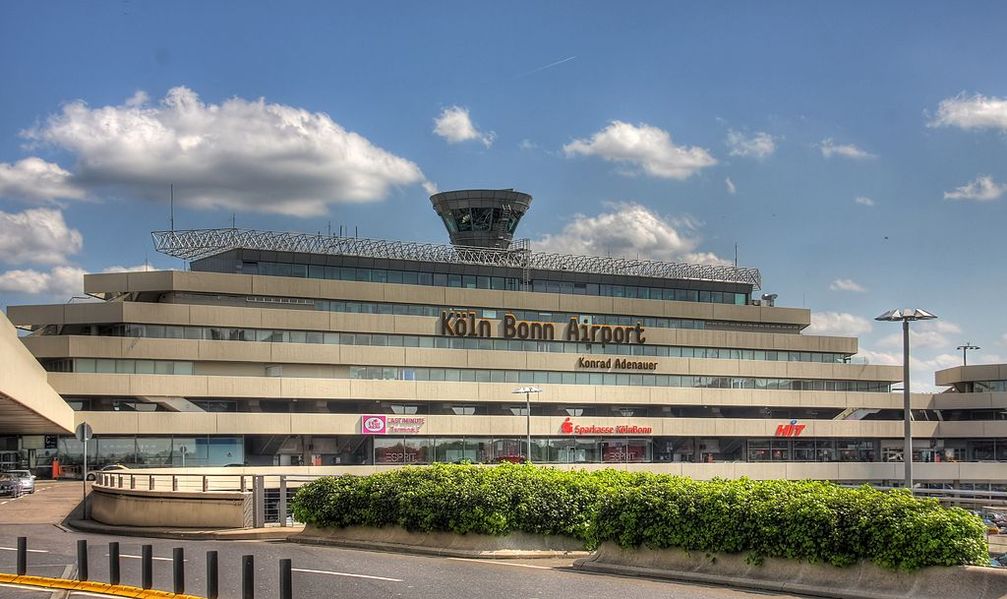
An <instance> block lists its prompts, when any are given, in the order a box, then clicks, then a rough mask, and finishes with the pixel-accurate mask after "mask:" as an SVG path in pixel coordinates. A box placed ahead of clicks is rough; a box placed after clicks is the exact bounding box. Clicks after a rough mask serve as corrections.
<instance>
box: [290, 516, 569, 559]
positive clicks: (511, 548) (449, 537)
mask: <svg viewBox="0 0 1007 599" xmlns="http://www.w3.org/2000/svg"><path fill="white" fill-rule="evenodd" d="M288 540H290V541H295V542H298V543H308V544H315V545H339V546H343V547H359V548H363V549H379V550H383V551H405V552H409V553H424V554H430V555H447V556H451V557H478V558H488V559H506V558H530V557H557V556H563V555H566V556H570V555H588V552H587V551H585V550H584V543H582V542H580V541H578V540H576V539H572V538H570V537H561V536H547V535H531V534H527V533H522V532H515V533H511V534H509V535H506V536H501V537H496V536H490V535H479V534H465V535H459V534H455V533H451V532H428V533H421V532H409V531H407V530H404V529H402V528H398V527H392V526H388V527H384V528H369V527H364V526H358V527H350V528H318V527H316V526H312V525H310V524H309V525H307V526H305V527H304V532H302V533H301V534H298V535H294V536H292V537H290V538H289V539H288Z"/></svg>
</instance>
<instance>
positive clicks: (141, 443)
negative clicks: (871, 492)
mask: <svg viewBox="0 0 1007 599" xmlns="http://www.w3.org/2000/svg"><path fill="white" fill-rule="evenodd" d="M448 193H449V194H460V196H459V195H454V196H450V197H447V198H444V197H443V196H444V194H438V196H434V197H433V198H432V200H434V205H435V208H436V209H437V211H438V214H439V215H440V216H441V218H442V219H444V221H445V223H446V225H447V226H448V230H449V232H451V233H452V234H454V233H455V232H457V231H461V232H463V233H467V234H466V235H465V236H464V239H465V240H466V243H468V244H472V243H479V242H478V239H479V235H475V234H472V231H473V230H475V232H477V233H478V232H479V231H482V230H484V231H490V232H491V233H492V234H487V235H485V237H486V239H487V242H486V243H485V244H484V245H482V246H479V245H465V246H454V245H434V244H419V243H408V242H391V241H379V240H366V239H357V238H348V237H338V236H315V235H296V234H285V233H270V232H261V231H242V230H237V229H222V230H202V231H169V232H159V233H156V234H155V241H156V244H157V247H158V248H159V249H160V250H161V251H163V252H165V253H169V254H171V255H174V256H178V257H182V258H186V259H189V260H190V264H189V270H187V271H161V272H130V273H109V274H95V275H87V276H86V277H85V291H86V292H87V293H88V294H90V295H93V296H95V297H96V298H99V299H100V300H101V301H97V302H92V303H78V304H60V305H38V306H16V307H11V308H10V309H9V316H10V319H11V320H12V322H14V324H16V325H18V326H21V327H22V328H25V329H28V330H30V331H31V333H30V334H29V335H27V336H25V337H22V341H23V343H24V345H25V346H26V347H27V348H28V349H29V350H30V351H31V352H32V354H34V355H35V357H36V358H37V359H38V360H39V362H40V363H41V364H42V365H43V366H44V367H45V369H46V370H47V371H49V373H48V380H49V383H50V384H51V385H52V387H53V388H54V389H55V390H56V391H57V392H58V393H59V394H60V395H62V397H63V398H64V399H65V400H66V402H67V403H68V404H69V405H70V406H71V407H72V408H73V409H74V410H75V413H76V418H77V420H78V421H83V420H86V421H87V422H88V423H89V424H91V426H92V428H93V429H94V431H95V433H96V436H97V438H98V443H97V455H98V462H99V463H113V462H118V463H124V464H127V465H134V466H181V465H183V464H184V465H186V466H203V465H206V466H209V465H216V466H223V465H231V464H247V465H281V466H302V465H303V466H322V467H329V466H332V467H339V468H343V467H358V466H359V467H361V469H362V470H363V469H365V468H373V467H376V466H381V465H400V464H424V463H431V462H459V461H471V462H482V463H496V462H499V461H514V460H520V459H522V458H523V457H524V456H526V455H527V454H528V448H527V447H526V444H525V435H526V433H528V432H530V434H531V436H532V444H531V447H530V456H531V459H532V460H533V461H534V462H538V463H547V464H557V465H564V467H571V466H587V467H596V465H621V466H624V467H632V468H643V469H649V470H654V471H662V472H680V473H683V474H688V475H691V476H697V477H701V478H710V477H713V476H741V475H748V476H753V477H758V478H820V479H832V480H843V481H849V482H859V481H870V482H878V483H885V482H893V483H897V482H898V481H899V480H900V478H901V464H900V462H901V460H902V459H903V455H902V454H903V447H904V446H903V441H902V438H901V435H902V421H901V419H902V403H901V402H902V399H901V395H899V394H895V393H892V392H891V391H892V385H893V384H895V383H897V382H899V380H900V379H901V369H900V368H899V367H892V366H880V365H870V364H864V363H860V362H858V361H857V360H855V359H853V356H854V355H855V354H856V353H857V340H856V339H854V338H844V337H826V336H816V335H807V334H803V333H802V331H803V329H805V328H806V327H807V326H808V325H809V323H810V311H808V310H805V309H795V308H786V307H779V306H776V305H774V304H775V302H774V301H773V298H772V297H771V296H763V297H765V298H766V299H758V298H756V297H755V295H756V291H757V290H758V289H759V286H760V284H761V280H760V275H759V273H758V271H756V270H754V269H745V268H736V267H730V266H698V265H682V264H672V263H663V262H655V261H641V260H624V259H615V258H598V257H588V256H558V255H551V254H541V253H536V252H531V251H530V250H529V249H528V248H527V245H526V244H520V243H514V242H512V241H511V239H510V234H512V233H513V232H514V228H515V227H516V225H517V220H518V219H519V218H520V216H521V215H523V214H524V211H525V210H526V209H527V208H528V204H529V203H530V201H531V198H530V196H527V195H525V194H519V193H518V192H513V191H512V190H506V191H505V192H494V191H484V190H483V191H480V190H477V191H464V192H448ZM439 196H440V197H439ZM447 200H450V202H448V201H447ZM466 200H472V201H466ZM515 201H517V202H519V203H521V204H520V205H519V206H518V209H513V207H512V206H509V204H508V202H515ZM503 219H508V220H507V222H506V223H504V224H501V223H500V221H501V220H503ZM502 238H503V241H502V240H501V239H502ZM473 240H476V241H473ZM501 246H503V247H501ZM970 368H972V367H970ZM939 377H940V375H939ZM1004 379H1007V376H1005V377H1003V378H1001V379H995V380H1001V381H1002V380H1004ZM989 380H994V379H989ZM938 382H939V383H940V382H941V379H940V378H939V380H938ZM942 384H944V383H942ZM947 384H949V385H951V383H947ZM528 387H534V388H537V389H539V390H540V392H537V393H534V394H532V395H529V396H527V397H526V395H524V394H522V393H515V391H516V390H518V389H521V388H528ZM952 388H953V387H952ZM996 393H997V392H984V393H981V394H977V393H975V390H974V389H973V388H970V390H969V391H968V395H969V396H968V397H966V396H965V395H963V394H962V393H942V394H937V395H929V394H918V395H915V396H914V398H913V405H914V417H915V419H916V424H915V433H914V434H915V447H917V448H918V449H917V450H915V451H914V459H915V460H917V461H920V462H923V463H922V464H920V465H919V466H917V469H916V470H917V473H916V476H917V479H918V480H920V481H921V482H923V483H924V484H933V485H958V486H961V485H972V486H978V487H979V488H991V485H992V486H993V487H994V488H996V489H1000V488H1002V487H1001V486H1000V485H1002V484H1003V483H1005V481H1007V473H1005V472H1004V471H1005V467H1004V464H1003V463H1002V461H1007V421H1005V420H1004V419H1003V417H1002V413H1003V412H1002V408H1001V411H998V410H997V409H996V408H994V407H993V405H994V404H997V405H1000V406H1005V402H1004V398H1005V397H1007V393H1005V392H1001V393H1000V395H999V396H997V395H996ZM974 395H982V397H981V398H974V397H972V396H974ZM529 403H530V406H531V413H530V418H528V413H527V409H526V405H528V404H529ZM989 447H992V450H988V448H989ZM1001 447H1002V449H1000V448H1001ZM58 453H59V456H60V458H61V459H62V460H63V462H64V463H69V464H72V463H73V462H74V460H76V459H79V455H80V447H79V444H78V443H76V441H75V440H74V439H73V438H72V437H69V436H60V437H59V451H58Z"/></svg>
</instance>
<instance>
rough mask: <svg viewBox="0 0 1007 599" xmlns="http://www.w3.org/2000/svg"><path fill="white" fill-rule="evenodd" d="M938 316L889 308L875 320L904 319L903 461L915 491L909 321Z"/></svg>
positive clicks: (909, 481)
mask: <svg viewBox="0 0 1007 599" xmlns="http://www.w3.org/2000/svg"><path fill="white" fill-rule="evenodd" d="M934 318H937V316H935V315H933V314H931V313H930V312H927V311H926V310H920V309H919V308H902V309H896V310H889V311H887V312H885V313H884V314H882V315H881V316H878V317H877V318H875V319H874V320H882V321H886V322H899V321H902V418H903V420H904V423H905V443H906V445H905V450H904V453H903V454H902V462H903V463H904V464H905V468H906V488H907V489H909V492H910V493H912V491H913V418H912V406H910V405H909V322H910V321H913V320H933V319H934Z"/></svg>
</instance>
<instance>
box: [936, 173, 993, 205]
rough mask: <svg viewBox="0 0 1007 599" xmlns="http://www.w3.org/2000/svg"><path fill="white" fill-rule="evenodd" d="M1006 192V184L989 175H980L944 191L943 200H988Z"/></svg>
mask: <svg viewBox="0 0 1007 599" xmlns="http://www.w3.org/2000/svg"><path fill="white" fill-rule="evenodd" d="M1004 193H1007V184H1004V183H997V182H996V181H994V180H993V177H991V176H989V175H980V176H978V177H976V178H975V179H973V180H972V181H969V182H968V183H966V184H965V185H962V186H961V187H956V188H955V189H954V190H953V191H945V192H944V199H945V200H976V201H978V202H990V201H992V200H996V199H999V198H1000V197H1001V196H1003V194H1004Z"/></svg>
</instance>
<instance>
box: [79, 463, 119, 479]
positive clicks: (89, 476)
mask: <svg viewBox="0 0 1007 599" xmlns="http://www.w3.org/2000/svg"><path fill="white" fill-rule="evenodd" d="M116 470H129V468H127V467H125V466H123V465H122V464H109V465H107V466H103V467H102V468H101V470H99V471H98V472H114V471H116ZM97 478H98V475H97V474H95V473H94V471H93V470H92V471H91V472H88V473H87V480H96V479H97Z"/></svg>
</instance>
